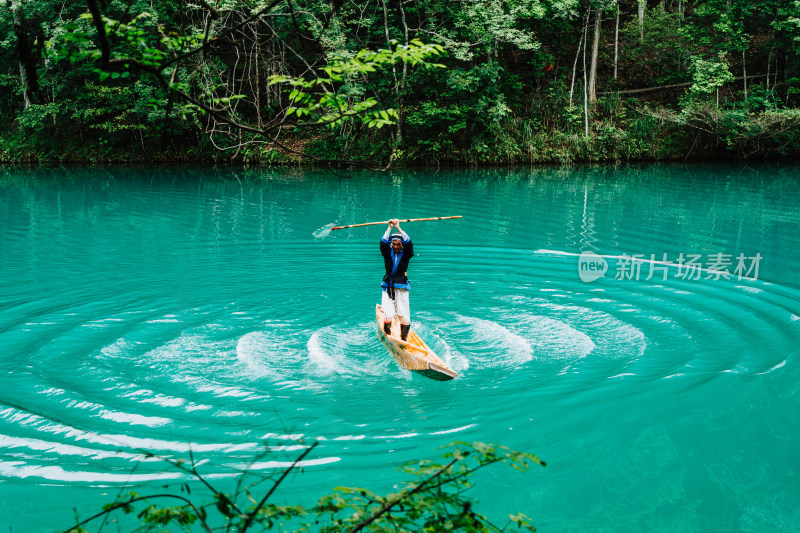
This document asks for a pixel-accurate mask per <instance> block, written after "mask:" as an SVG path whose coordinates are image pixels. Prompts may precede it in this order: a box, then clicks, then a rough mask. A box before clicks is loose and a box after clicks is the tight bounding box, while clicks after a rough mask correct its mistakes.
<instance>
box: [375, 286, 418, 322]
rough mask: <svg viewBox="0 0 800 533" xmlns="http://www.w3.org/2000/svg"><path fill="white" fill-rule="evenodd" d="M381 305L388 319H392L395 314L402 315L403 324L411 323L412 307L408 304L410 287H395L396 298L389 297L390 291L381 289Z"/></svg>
mask: <svg viewBox="0 0 800 533" xmlns="http://www.w3.org/2000/svg"><path fill="white" fill-rule="evenodd" d="M381 292H382V294H381V307H382V308H383V314H384V315H386V320H387V321H391V320H392V319H393V318H394V316H395V315H397V316H398V317H400V323H401V324H411V309H410V307H409V305H408V289H395V290H394V300H392V299H391V298H389V293H388V291H381Z"/></svg>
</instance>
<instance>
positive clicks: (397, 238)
mask: <svg viewBox="0 0 800 533" xmlns="http://www.w3.org/2000/svg"><path fill="white" fill-rule="evenodd" d="M392 228H396V229H397V232H396V233H392ZM381 255H383V263H384V267H385V269H386V275H385V276H383V283H381V289H382V294H381V307H382V308H383V313H384V315H385V319H384V323H383V331H384V332H386V334H387V335H391V327H392V320H393V319H394V317H395V315H397V316H398V317H399V318H400V338H401V339H402V340H406V338H407V337H408V330H409V329H411V311H410V307H409V303H408V289H410V288H411V286H410V285H409V283H408V262H409V261H410V260H411V258H412V257H414V246H413V245H412V244H411V239H410V238H409V236H408V235H407V234H406V232H405V231H403V230H402V229H400V220H399V219H397V218H393V219H391V220H389V227H388V228H386V233H384V234H383V238H382V239H381Z"/></svg>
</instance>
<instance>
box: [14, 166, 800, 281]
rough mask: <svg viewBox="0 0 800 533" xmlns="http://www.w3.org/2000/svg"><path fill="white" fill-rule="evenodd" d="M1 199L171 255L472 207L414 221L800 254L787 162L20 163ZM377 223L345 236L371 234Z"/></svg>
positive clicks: (471, 233) (427, 227)
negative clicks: (445, 166)
mask: <svg viewBox="0 0 800 533" xmlns="http://www.w3.org/2000/svg"><path fill="white" fill-rule="evenodd" d="M0 196H1V197H2V202H0V223H2V224H3V226H4V227H5V228H16V229H17V230H18V231H23V230H25V231H28V232H29V233H30V238H35V235H36V232H37V231H39V230H41V229H42V228H45V227H46V228H48V231H59V230H62V229H64V228H65V227H70V228H72V229H73V231H80V232H81V233H82V234H83V235H84V236H85V239H86V241H87V242H90V241H91V239H92V235H93V234H94V233H95V230H96V229H97V228H98V227H99V226H100V225H103V224H107V223H109V221H110V220H112V219H113V220H114V224H116V225H117V226H118V227H119V231H120V232H121V234H122V235H120V237H124V238H127V239H129V240H130V245H131V247H132V249H133V250H134V251H139V252H142V253H152V250H153V248H152V247H153V246H155V249H156V250H158V244H157V243H158V242H159V241H160V240H162V237H163V236H164V235H165V234H166V233H169V232H179V233H180V236H179V238H177V240H178V241H180V240H181V239H185V240H191V241H198V240H199V241H204V242H207V243H208V244H209V246H211V247H219V246H222V245H225V246H230V245H231V244H236V243H238V242H243V241H248V242H252V241H257V242H259V243H261V244H262V247H263V249H264V251H266V250H267V249H268V245H269V243H274V242H279V241H305V240H307V239H309V238H310V236H311V234H312V233H313V231H314V230H316V229H318V228H320V227H322V226H324V225H326V224H330V223H333V222H336V223H338V224H348V223H360V222H372V221H378V220H382V219H385V218H388V217H390V216H399V217H409V218H411V217H425V216H448V215H464V217H465V218H464V219H462V220H461V221H458V222H452V221H448V222H437V223H420V224H414V225H411V226H409V228H407V229H408V230H409V232H413V235H415V236H417V237H418V238H419V239H421V240H422V242H428V243H430V242H436V243H437V244H459V245H467V244H473V245H486V246H492V247H494V246H499V247H510V248H518V249H530V250H536V249H553V250H563V251H568V252H574V253H577V252H581V251H585V250H594V251H597V252H599V253H601V254H620V253H629V254H634V253H642V254H645V255H646V256H649V254H651V253H655V254H658V255H660V254H663V253H667V254H671V255H677V254H679V253H680V252H695V253H702V254H710V253H719V252H722V253H730V254H736V253H739V252H743V253H745V254H748V255H752V254H754V253H755V252H761V253H762V255H764V256H765V257H770V256H771V257H779V258H781V259H782V260H788V261H790V262H791V263H796V262H798V261H800V251H797V250H796V249H795V248H796V247H795V246H794V245H793V244H792V243H793V242H794V239H795V236H796V235H797V234H798V229H799V228H798V222H797V220H798V217H797V213H796V206H797V205H800V198H798V196H800V187H798V178H797V177H796V175H795V172H794V171H793V168H792V167H788V166H782V165H763V166H759V167H754V168H742V167H733V166H730V167H728V166H720V165H708V166H703V165H692V166H684V165H677V164H676V165H663V164H662V165H641V166H633V167H621V168H615V167H610V166H580V167H543V168H508V169H505V168H502V169H471V170H441V171H431V170H408V171H390V172H385V173H381V172H368V171H344V170H302V169H284V168H278V169H260V168H259V169H221V170H216V169H199V168H197V169H193V168H181V169H170V168H162V169H135V168H131V169H13V170H5V171H2V173H0ZM198 206H199V207H198ZM376 231H377V230H375V229H374V228H372V229H369V228H360V229H357V230H350V231H346V232H340V233H337V234H336V235H335V238H336V239H338V240H348V241H358V242H369V241H371V240H374V238H375V233H376ZM172 237H173V238H172V239H170V240H176V239H175V237H176V236H175V235H173V236H172ZM337 242H338V241H337ZM160 252H161V253H164V254H169V252H170V250H166V249H164V250H161V251H160ZM768 263H769V261H767V260H765V264H764V266H765V268H769V265H768Z"/></svg>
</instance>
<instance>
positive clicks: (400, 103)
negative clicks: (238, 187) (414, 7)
mask: <svg viewBox="0 0 800 533" xmlns="http://www.w3.org/2000/svg"><path fill="white" fill-rule="evenodd" d="M397 4H398V9H400V21H401V22H402V24H403V36H404V37H405V42H406V46H408V23H407V22H406V10H405V9H404V8H403V2H402V0H401V1H400V2H398V3H397ZM407 77H408V63H405V62H404V63H403V75H402V76H401V77H400V88H399V92H398V95H397V144H398V145H400V144H402V142H403V122H404V118H405V117H404V114H403V90H405V86H406V78H407Z"/></svg>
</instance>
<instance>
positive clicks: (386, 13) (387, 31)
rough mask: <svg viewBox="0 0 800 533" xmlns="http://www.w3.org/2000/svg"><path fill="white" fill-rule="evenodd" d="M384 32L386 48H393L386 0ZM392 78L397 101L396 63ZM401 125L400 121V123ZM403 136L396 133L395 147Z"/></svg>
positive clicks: (384, 6)
mask: <svg viewBox="0 0 800 533" xmlns="http://www.w3.org/2000/svg"><path fill="white" fill-rule="evenodd" d="M383 31H384V33H385V34H386V47H387V48H391V47H392V40H391V37H389V8H388V6H387V3H386V0H383ZM392 77H393V78H394V95H395V97H397V99H398V100H399V99H400V83H399V82H398V81H397V67H396V66H395V64H394V63H392ZM398 124H399V121H398ZM402 135H403V131H402V130H399V131H397V130H396V131H395V145H397V143H399V142H400V140H401V139H400V137H401V136H402Z"/></svg>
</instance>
